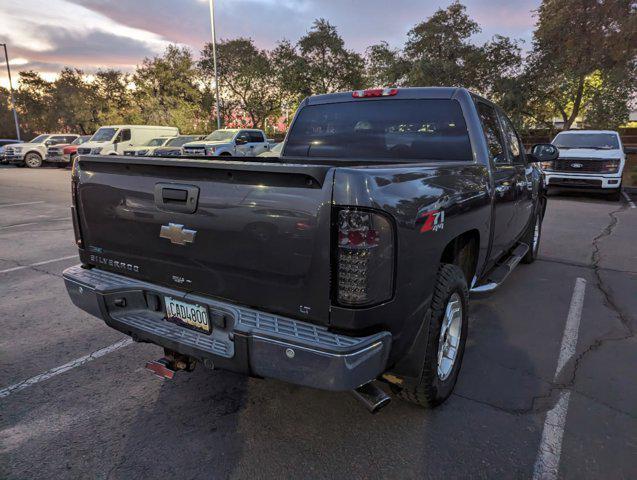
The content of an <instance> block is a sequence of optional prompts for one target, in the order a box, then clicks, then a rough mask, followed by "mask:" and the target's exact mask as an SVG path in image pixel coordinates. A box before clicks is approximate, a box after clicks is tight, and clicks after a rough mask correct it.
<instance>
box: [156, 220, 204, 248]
mask: <svg viewBox="0 0 637 480" xmlns="http://www.w3.org/2000/svg"><path fill="white" fill-rule="evenodd" d="M195 235H197V231H196V230H188V229H187V228H184V226H183V225H179V224H177V223H169V224H168V225H162V226H161V231H160V232H159V236H160V237H161V238H166V239H168V240H170V243H174V244H175V245H186V244H187V243H193V242H194V241H195Z"/></svg>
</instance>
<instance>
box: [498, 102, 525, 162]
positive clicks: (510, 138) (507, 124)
mask: <svg viewBox="0 0 637 480" xmlns="http://www.w3.org/2000/svg"><path fill="white" fill-rule="evenodd" d="M500 119H501V120H502V130H504V141H505V143H506V146H507V150H508V152H509V157H511V159H512V160H513V163H516V164H524V146H523V145H522V142H520V137H518V134H517V132H516V131H515V128H513V124H512V123H511V120H509V119H508V117H507V116H506V115H504V114H503V113H500Z"/></svg>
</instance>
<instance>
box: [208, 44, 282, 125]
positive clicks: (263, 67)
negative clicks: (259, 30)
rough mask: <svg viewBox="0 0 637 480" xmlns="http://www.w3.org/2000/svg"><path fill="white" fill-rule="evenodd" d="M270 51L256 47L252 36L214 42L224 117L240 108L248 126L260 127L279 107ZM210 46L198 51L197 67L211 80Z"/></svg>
mask: <svg viewBox="0 0 637 480" xmlns="http://www.w3.org/2000/svg"><path fill="white" fill-rule="evenodd" d="M270 57H271V54H270V53H268V52H266V51H263V50H259V49H258V48H257V47H256V46H255V45H254V42H253V41H252V39H249V38H238V39H235V40H226V41H222V42H220V43H219V44H218V45H217V69H218V75H219V88H220V89H221V90H223V91H224V96H223V100H224V104H225V105H224V107H225V111H224V112H223V113H224V115H223V116H224V118H225V119H226V121H230V122H231V121H232V117H233V115H232V111H234V110H235V109H237V108H238V109H240V111H242V112H243V113H245V114H246V115H247V116H248V117H249V119H250V124H251V125H250V126H258V127H262V126H263V125H264V124H265V121H266V119H267V118H268V117H269V116H272V115H274V114H275V113H276V112H277V111H278V110H279V108H280V106H281V98H282V97H281V92H280V91H279V89H278V88H276V76H275V74H274V71H273V65H272V60H271V58H270ZM212 58H213V57H212V45H211V44H207V45H206V47H205V48H204V50H203V52H202V53H201V60H200V61H199V66H200V67H201V69H202V71H203V72H204V74H205V76H206V78H208V79H209V80H210V81H212V80H213V78H214V77H213V61H212Z"/></svg>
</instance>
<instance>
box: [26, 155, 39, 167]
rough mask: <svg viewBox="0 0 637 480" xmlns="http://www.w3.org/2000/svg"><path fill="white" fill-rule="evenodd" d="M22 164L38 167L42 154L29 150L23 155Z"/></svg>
mask: <svg viewBox="0 0 637 480" xmlns="http://www.w3.org/2000/svg"><path fill="white" fill-rule="evenodd" d="M24 164H25V165H26V166H27V167H29V168H40V167H41V166H42V156H41V155H40V154H39V153H36V152H29V153H27V154H26V155H25V156H24Z"/></svg>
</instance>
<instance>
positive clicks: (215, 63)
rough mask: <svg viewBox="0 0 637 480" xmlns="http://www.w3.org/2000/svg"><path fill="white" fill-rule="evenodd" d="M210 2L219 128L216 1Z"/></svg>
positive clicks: (218, 126) (218, 125) (216, 108)
mask: <svg viewBox="0 0 637 480" xmlns="http://www.w3.org/2000/svg"><path fill="white" fill-rule="evenodd" d="M209 4H210V31H211V33H212V63H213V64H214V71H215V110H217V130H218V129H220V128H221V112H220V110H219V75H218V74H217V34H216V32H215V3H214V0H209Z"/></svg>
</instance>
